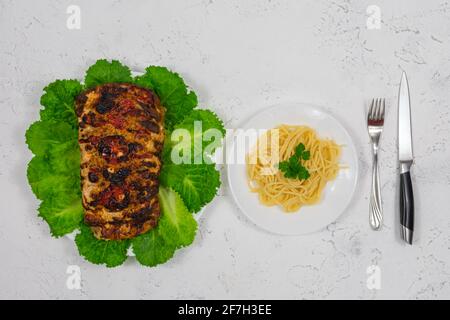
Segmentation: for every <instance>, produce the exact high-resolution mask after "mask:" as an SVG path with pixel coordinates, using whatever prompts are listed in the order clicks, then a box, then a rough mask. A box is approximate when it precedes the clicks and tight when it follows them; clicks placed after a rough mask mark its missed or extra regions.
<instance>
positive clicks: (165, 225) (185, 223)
mask: <svg viewBox="0 0 450 320" xmlns="http://www.w3.org/2000/svg"><path fill="white" fill-rule="evenodd" d="M159 201H160V204H161V209H162V214H161V218H160V219H159V222H158V226H157V227H156V228H155V229H152V230H150V231H149V232H147V233H145V234H143V235H140V236H138V237H136V238H134V239H132V240H131V241H132V246H133V252H134V254H135V255H136V259H137V260H138V261H139V262H140V263H141V264H143V265H145V266H150V267H153V266H156V265H158V264H161V263H164V262H166V261H167V260H169V259H170V258H171V257H172V256H173V255H174V253H175V250H176V249H178V248H181V247H185V246H188V245H190V244H191V243H192V242H193V241H194V238H195V233H196V232H197V222H196V221H195V219H194V218H193V216H192V214H191V213H189V211H188V210H187V208H186V206H185V205H184V202H183V200H182V199H181V197H180V196H179V195H178V194H177V193H176V192H175V191H173V190H171V189H168V188H165V187H160V188H159Z"/></svg>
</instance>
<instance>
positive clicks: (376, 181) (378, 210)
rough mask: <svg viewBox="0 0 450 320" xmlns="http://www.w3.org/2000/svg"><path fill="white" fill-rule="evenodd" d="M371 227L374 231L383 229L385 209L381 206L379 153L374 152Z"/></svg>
mask: <svg viewBox="0 0 450 320" xmlns="http://www.w3.org/2000/svg"><path fill="white" fill-rule="evenodd" d="M369 211H370V212H369V222H370V226H371V227H372V229H374V230H378V229H380V227H381V224H382V221H383V208H382V206H381V188H380V173H379V170H378V152H377V151H376V150H374V153H373V163H372V190H371V192H370V210H369Z"/></svg>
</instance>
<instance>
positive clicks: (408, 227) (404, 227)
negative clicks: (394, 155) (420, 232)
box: [400, 168, 414, 244]
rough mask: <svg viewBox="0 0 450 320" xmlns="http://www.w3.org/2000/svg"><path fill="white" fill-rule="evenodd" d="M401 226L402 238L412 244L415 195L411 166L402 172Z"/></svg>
mask: <svg viewBox="0 0 450 320" xmlns="http://www.w3.org/2000/svg"><path fill="white" fill-rule="evenodd" d="M400 227H401V236H402V239H403V240H405V241H406V242H407V243H409V244H412V241H413V233H414V196H413V188H412V182H411V174H410V173H409V168H408V169H407V171H404V172H401V173H400Z"/></svg>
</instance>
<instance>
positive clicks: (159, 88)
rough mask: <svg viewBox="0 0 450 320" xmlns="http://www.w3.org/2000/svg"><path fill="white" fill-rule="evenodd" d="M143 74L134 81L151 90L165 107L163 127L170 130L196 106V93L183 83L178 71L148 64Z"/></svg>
mask: <svg viewBox="0 0 450 320" xmlns="http://www.w3.org/2000/svg"><path fill="white" fill-rule="evenodd" d="M145 71H146V72H145V74H143V75H142V76H139V77H136V78H135V79H134V82H135V83H136V84H137V85H140V86H142V87H146V88H149V89H151V90H153V91H154V92H155V93H156V94H157V95H158V97H159V99H160V100H161V104H162V105H163V106H164V107H165V108H166V115H165V121H164V125H165V129H166V130H167V131H170V130H171V129H172V128H173V126H174V125H175V124H177V123H179V122H181V121H182V120H183V119H184V117H186V116H187V115H188V114H189V113H190V112H191V110H192V109H194V108H195V107H196V106H197V103H198V101H197V95H196V94H195V92H194V91H191V90H190V89H189V88H188V87H187V85H186V84H185V83H184V81H183V79H182V78H181V77H180V76H179V75H178V73H175V72H172V71H169V70H168V69H167V68H165V67H157V66H150V67H148V68H147V69H145Z"/></svg>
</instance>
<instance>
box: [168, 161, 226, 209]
mask: <svg viewBox="0 0 450 320" xmlns="http://www.w3.org/2000/svg"><path fill="white" fill-rule="evenodd" d="M160 181H161V183H162V184H163V185H164V186H167V187H170V188H172V189H173V190H175V191H176V192H177V193H178V194H179V195H180V196H181V198H182V199H183V201H184V204H185V205H186V207H187V208H188V210H189V211H190V212H198V211H200V209H201V208H202V207H203V206H204V205H206V204H207V203H209V202H210V201H212V199H214V197H215V195H216V194H217V190H218V189H219V187H220V173H219V171H217V170H216V169H215V167H214V165H212V164H179V165H175V164H166V165H164V166H163V168H162V171H161V175H160Z"/></svg>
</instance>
